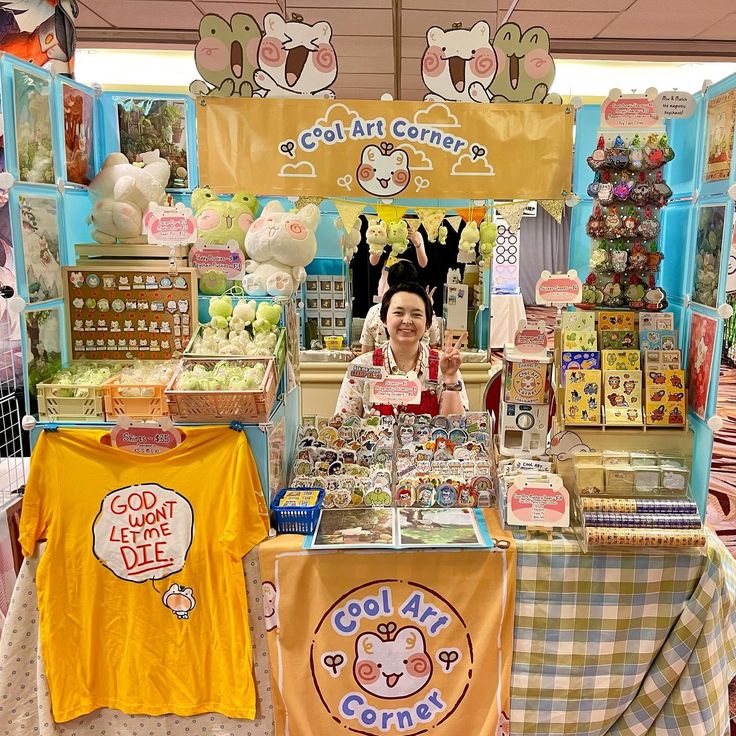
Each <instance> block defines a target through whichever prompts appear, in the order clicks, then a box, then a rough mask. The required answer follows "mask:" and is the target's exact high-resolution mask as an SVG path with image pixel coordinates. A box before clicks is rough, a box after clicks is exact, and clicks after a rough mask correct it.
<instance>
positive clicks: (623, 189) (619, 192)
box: [613, 171, 634, 202]
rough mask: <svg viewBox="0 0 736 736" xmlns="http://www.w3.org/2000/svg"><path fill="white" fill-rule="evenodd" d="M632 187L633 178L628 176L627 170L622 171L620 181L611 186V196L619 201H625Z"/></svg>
mask: <svg viewBox="0 0 736 736" xmlns="http://www.w3.org/2000/svg"><path fill="white" fill-rule="evenodd" d="M633 188H634V180H633V179H632V178H631V177H630V176H629V174H628V172H626V171H624V172H623V173H622V174H621V181H619V183H618V184H616V186H615V187H614V188H613V196H614V197H615V198H616V199H618V200H619V201H620V202H625V201H626V200H627V199H628V198H629V195H630V194H631V190H632V189H633Z"/></svg>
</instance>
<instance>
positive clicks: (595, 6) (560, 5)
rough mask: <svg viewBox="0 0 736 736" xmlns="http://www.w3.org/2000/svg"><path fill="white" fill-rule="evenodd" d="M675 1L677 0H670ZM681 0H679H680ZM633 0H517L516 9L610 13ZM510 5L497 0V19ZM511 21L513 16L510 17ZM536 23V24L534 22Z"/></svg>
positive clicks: (617, 10) (502, 0)
mask: <svg viewBox="0 0 736 736" xmlns="http://www.w3.org/2000/svg"><path fill="white" fill-rule="evenodd" d="M672 1H673V2H677V1H678V0H672ZM680 1H681V0H680ZM632 2H634V0H519V2H518V4H517V5H516V10H515V12H514V15H516V11H522V10H526V11H530V12H533V13H537V12H539V11H542V10H546V11H555V12H557V13H565V12H569V11H571V10H583V11H587V12H591V13H611V12H616V13H618V12H620V11H622V10H626V8H628V7H629V5H631V4H632ZM510 6H511V3H510V2H509V0H498V9H499V11H500V14H501V18H500V19H499V20H503V17H504V15H505V14H506V10H508V8H509V7H510ZM511 20H512V21H515V18H514V17H513V15H512V17H511ZM535 25H538V24H535Z"/></svg>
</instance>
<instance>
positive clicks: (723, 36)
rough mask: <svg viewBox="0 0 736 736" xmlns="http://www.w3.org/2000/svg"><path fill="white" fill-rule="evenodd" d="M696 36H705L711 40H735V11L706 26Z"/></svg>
mask: <svg viewBox="0 0 736 736" xmlns="http://www.w3.org/2000/svg"><path fill="white" fill-rule="evenodd" d="M697 38H707V39H709V40H712V41H736V13H732V14H731V15H727V16H726V17H725V18H722V19H721V20H720V21H718V22H717V23H716V24H715V25H712V26H711V27H710V28H706V29H705V30H704V31H703V32H702V33H699V34H698V35H697Z"/></svg>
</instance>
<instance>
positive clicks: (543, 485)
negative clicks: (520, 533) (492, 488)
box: [506, 475, 570, 529]
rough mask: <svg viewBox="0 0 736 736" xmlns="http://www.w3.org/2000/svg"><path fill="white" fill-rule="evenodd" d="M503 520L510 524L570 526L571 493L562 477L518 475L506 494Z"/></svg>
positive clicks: (550, 526)
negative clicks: (563, 482) (504, 517)
mask: <svg viewBox="0 0 736 736" xmlns="http://www.w3.org/2000/svg"><path fill="white" fill-rule="evenodd" d="M506 521H507V523H508V524H511V525H513V526H543V527H549V528H552V527H557V528H562V529H564V528H567V527H568V526H570V494H569V493H568V492H567V489H566V488H565V486H564V485H563V484H562V478H560V477H559V476H558V475H548V476H542V477H540V478H528V477H526V476H524V475H520V476H518V477H517V478H516V479H515V480H514V481H513V483H512V484H511V486H510V487H509V490H508V493H507V495H506Z"/></svg>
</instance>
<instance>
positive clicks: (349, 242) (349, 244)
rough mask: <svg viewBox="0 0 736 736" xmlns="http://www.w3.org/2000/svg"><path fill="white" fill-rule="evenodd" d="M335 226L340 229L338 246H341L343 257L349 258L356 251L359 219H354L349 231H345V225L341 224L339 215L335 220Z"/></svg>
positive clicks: (358, 236) (358, 237)
mask: <svg viewBox="0 0 736 736" xmlns="http://www.w3.org/2000/svg"><path fill="white" fill-rule="evenodd" d="M335 227H336V228H337V229H338V230H341V231H342V235H341V236H340V247H341V248H342V252H343V255H344V256H345V258H347V259H348V260H350V259H351V258H352V257H353V256H354V255H355V254H356V253H357V252H358V246H359V245H360V238H361V236H360V219H357V220H356V221H355V224H354V225H353V228H352V230H350V232H346V231H345V226H344V225H343V222H342V219H341V218H340V217H338V218H337V219H336V220H335Z"/></svg>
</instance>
